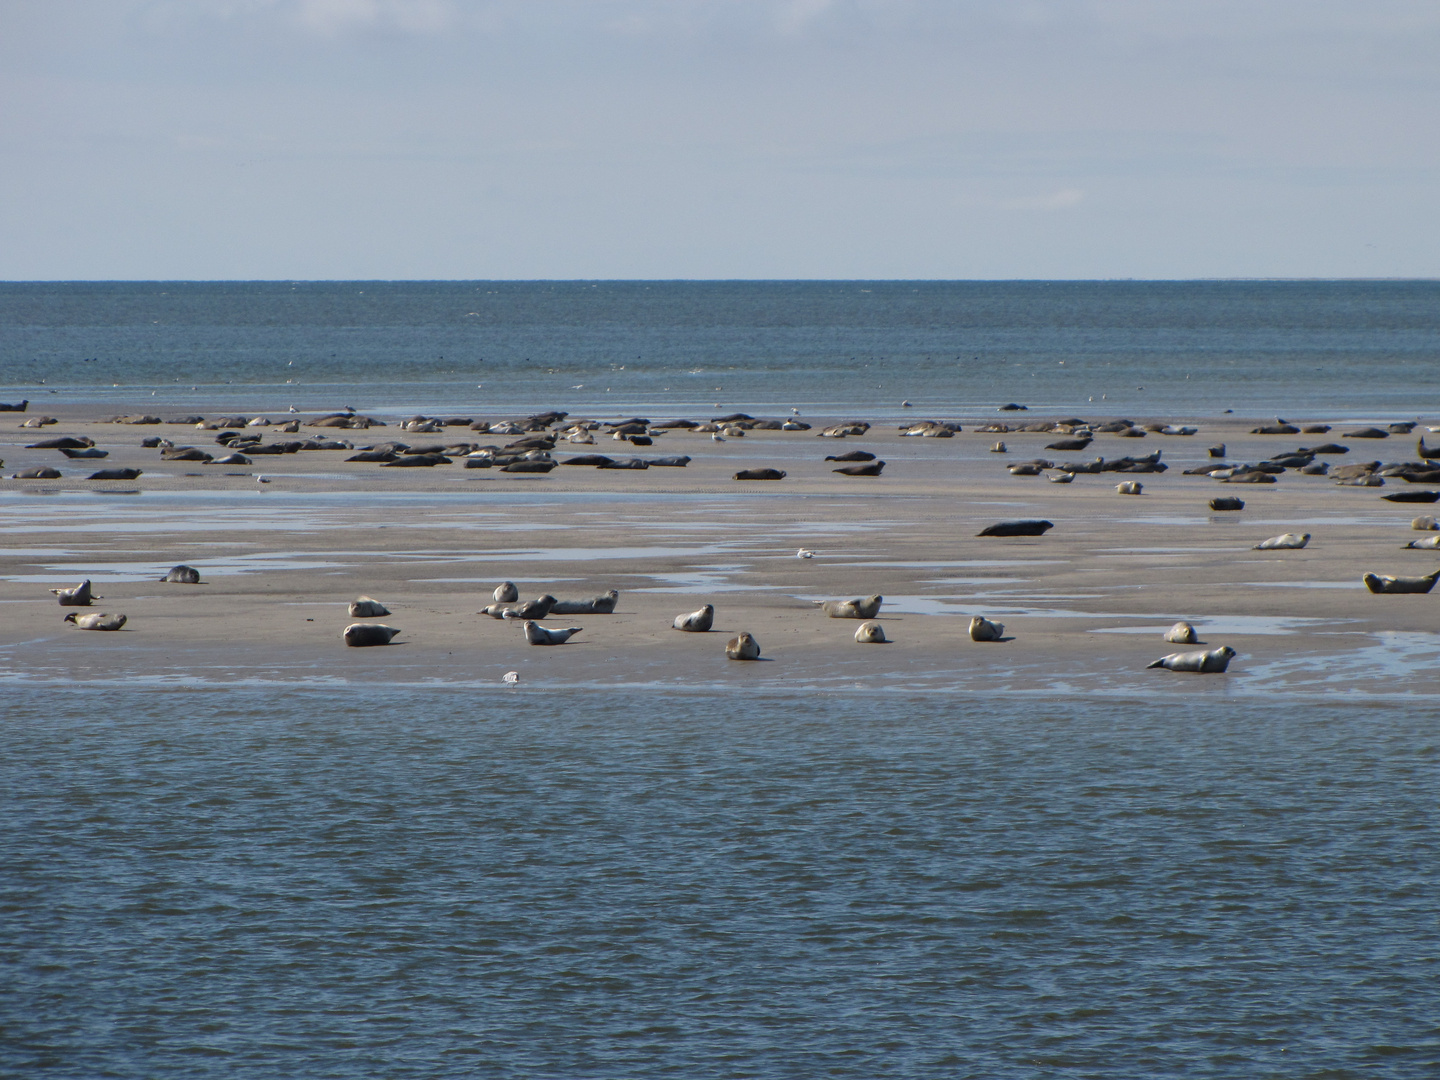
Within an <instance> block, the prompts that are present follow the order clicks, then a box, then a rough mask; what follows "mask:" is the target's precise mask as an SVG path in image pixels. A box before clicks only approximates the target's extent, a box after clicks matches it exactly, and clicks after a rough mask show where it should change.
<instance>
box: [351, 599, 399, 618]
mask: <svg viewBox="0 0 1440 1080" xmlns="http://www.w3.org/2000/svg"><path fill="white" fill-rule="evenodd" d="M389 614H390V609H389V608H387V607H386V606H385V605H384V604H382V603H380V601H379V600H375V599H373V598H371V597H369V596H361V597H357V598H356V599H354V600H351V601H350V617H351V618H352V619H378V618H380V617H381V616H383V615H389Z"/></svg>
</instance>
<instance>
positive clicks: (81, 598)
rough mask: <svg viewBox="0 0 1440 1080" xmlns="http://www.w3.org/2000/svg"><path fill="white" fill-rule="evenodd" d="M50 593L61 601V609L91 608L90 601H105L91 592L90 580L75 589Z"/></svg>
mask: <svg viewBox="0 0 1440 1080" xmlns="http://www.w3.org/2000/svg"><path fill="white" fill-rule="evenodd" d="M50 591H51V592H52V593H54V594H55V596H56V597H57V598H58V599H59V600H60V606H61V607H89V606H90V601H92V600H100V599H103V597H99V596H96V595H95V594H94V593H93V592H91V591H90V579H89V578H86V579H85V580H84V581H82V582H81V583H80V584H79V585H76V586H75V587H74V588H73V589H51V590H50Z"/></svg>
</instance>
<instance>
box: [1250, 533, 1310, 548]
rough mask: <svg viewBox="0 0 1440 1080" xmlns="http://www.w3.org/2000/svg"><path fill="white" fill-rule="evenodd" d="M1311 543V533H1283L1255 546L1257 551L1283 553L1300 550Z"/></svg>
mask: <svg viewBox="0 0 1440 1080" xmlns="http://www.w3.org/2000/svg"><path fill="white" fill-rule="evenodd" d="M1308 543H1310V534H1309V533H1281V534H1280V535H1279V536H1272V537H1270V539H1269V540H1261V541H1260V543H1258V544H1256V545H1255V548H1254V550H1256V551H1281V550H1291V551H1293V550H1298V549H1299V548H1303V547H1304V546H1305V545H1306V544H1308Z"/></svg>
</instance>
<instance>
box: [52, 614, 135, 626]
mask: <svg viewBox="0 0 1440 1080" xmlns="http://www.w3.org/2000/svg"><path fill="white" fill-rule="evenodd" d="M65 621H66V622H68V623H74V624H75V625H76V626H78V627H79V628H80V629H81V630H119V629H120V628H121V627H122V626H124V625H125V616H124V615H102V614H100V613H99V612H98V611H97V612H94V613H93V614H90V615H76V614H75V612H73V611H72V612H71V613H70V614H69V615H66V616H65Z"/></svg>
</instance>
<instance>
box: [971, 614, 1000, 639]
mask: <svg viewBox="0 0 1440 1080" xmlns="http://www.w3.org/2000/svg"><path fill="white" fill-rule="evenodd" d="M1004 636H1005V627H1004V625H1003V624H1002V623H997V622H991V621H990V620H989V619H987V618H985V617H984V616H983V615H976V616H975V617H974V618H972V619H971V620H970V640H971V641H999V640H1000V639H1001V638H1002V637H1004Z"/></svg>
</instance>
